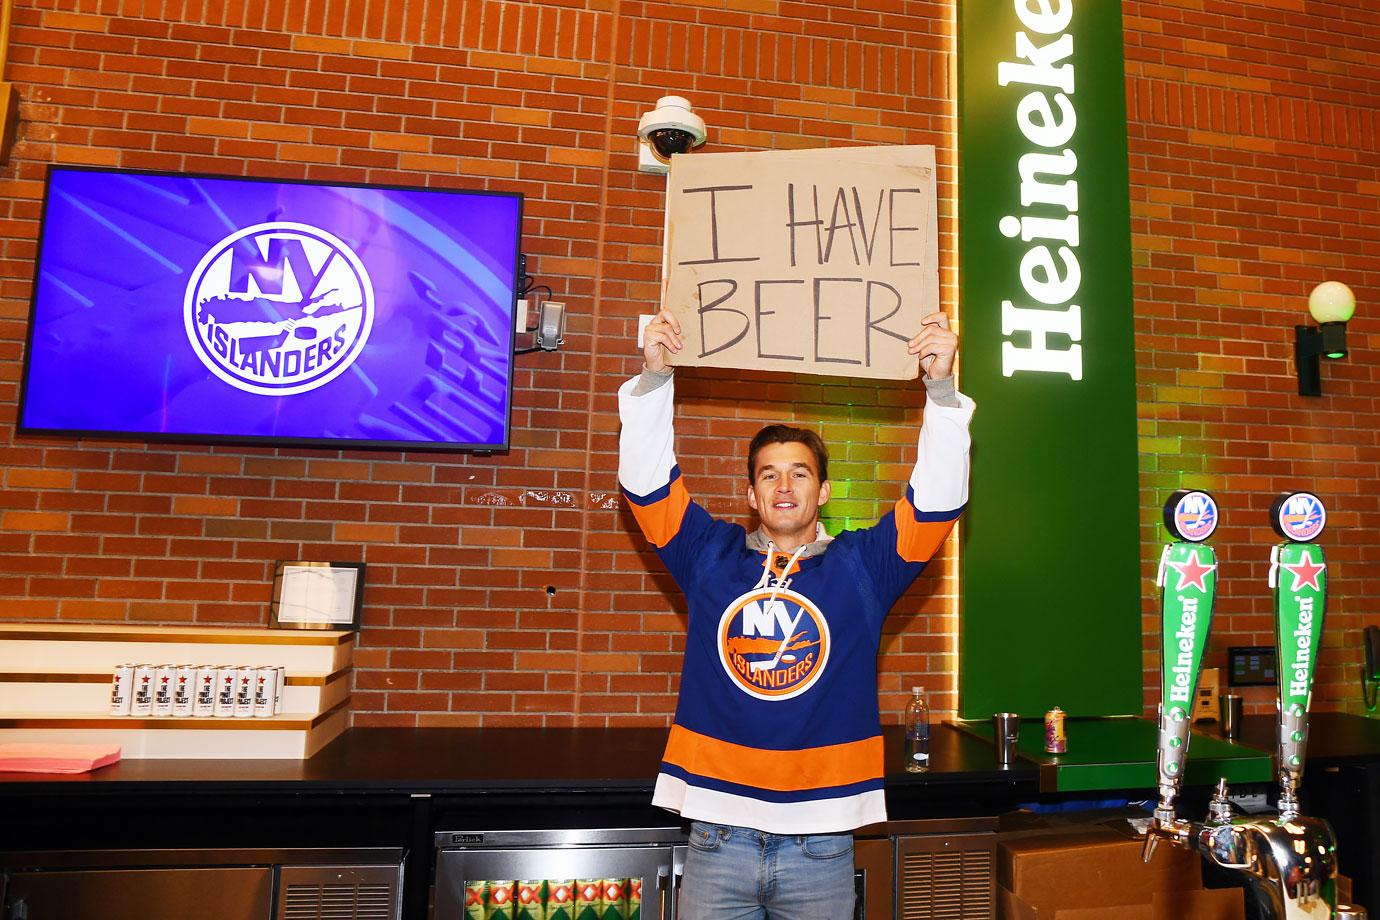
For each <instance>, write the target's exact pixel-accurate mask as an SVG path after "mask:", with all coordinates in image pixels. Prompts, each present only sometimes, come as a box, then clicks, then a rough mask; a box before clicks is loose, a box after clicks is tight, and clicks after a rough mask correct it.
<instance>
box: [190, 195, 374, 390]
mask: <svg viewBox="0 0 1380 920" xmlns="http://www.w3.org/2000/svg"><path fill="white" fill-rule="evenodd" d="M183 319H184V322H185V324H186V327H187V338H188V339H190V340H191V343H192V348H193V349H194V350H195V351H196V354H197V357H199V358H200V359H201V361H202V363H203V364H205V365H206V367H207V368H208V369H210V371H211V372H212V373H213V374H215V375H216V376H217V377H219V378H220V379H221V380H224V381H225V382H226V383H228V384H230V385H231V386H233V387H236V388H238V389H241V390H244V391H245V392H247V393H259V394H263V395H265V396H290V395H292V394H294V393H305V392H307V391H308V390H314V389H316V388H317V387H319V386H324V385H325V384H327V383H329V382H331V381H332V380H334V379H335V378H336V377H339V376H340V375H341V374H342V373H344V372H345V370H346V368H348V367H349V366H350V365H351V364H353V363H354V361H355V359H356V358H358V357H359V353H360V352H361V351H362V350H363V349H364V343H365V342H367V341H368V339H369V332H370V330H371V329H372V328H373V325H374V288H373V285H372V284H371V283H370V282H369V275H368V273H366V272H365V270H364V265H363V263H361V262H360V260H359V256H357V255H355V253H354V251H353V250H352V249H351V248H350V247H349V246H347V245H345V244H344V243H343V242H341V241H340V240H339V239H337V238H336V237H334V236H332V235H331V234H329V233H327V232H326V231H324V230H321V229H319V228H317V227H311V226H308V225H306V224H298V223H291V222H288V221H273V222H270V223H263V224H256V225H255V226H252V227H246V228H244V229H243V230H238V231H236V232H234V233H232V234H230V235H229V236H227V237H226V238H225V239H223V240H221V241H220V242H219V243H217V244H216V245H214V246H212V247H211V249H210V251H209V252H207V253H206V255H205V256H204V257H202V259H201V262H200V263H199V264H198V265H197V267H196V270H195V271H193V272H192V277H191V280H190V281H189V282H188V284H187V294H186V298H185V300H184V302H183Z"/></svg>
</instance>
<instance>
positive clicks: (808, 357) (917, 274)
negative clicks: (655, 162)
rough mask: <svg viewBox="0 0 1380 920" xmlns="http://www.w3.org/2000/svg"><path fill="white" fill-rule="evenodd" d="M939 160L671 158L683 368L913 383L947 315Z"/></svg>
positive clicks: (672, 274)
mask: <svg viewBox="0 0 1380 920" xmlns="http://www.w3.org/2000/svg"><path fill="white" fill-rule="evenodd" d="M938 242H939V239H938V218H937V216H936V208H935V177H934V148H933V147H921V146H908V147H843V148H828V149H822V150H799V151H766V152H761V153H710V154H695V155H693V156H678V157H673V158H672V160H671V175H670V184H669V188H668V191H667V195H666V250H665V260H666V262H665V266H664V269H665V270H664V273H663V281H662V295H661V304H662V307H663V308H665V309H670V310H671V311H672V312H674V313H675V314H676V315H677V316H678V317H679V319H680V322H681V329H682V332H683V335H684V339H685V346H686V347H685V349H684V350H683V351H682V352H681V353H680V354H678V355H675V356H673V357H671V359H670V360H671V361H672V363H675V364H678V365H691V366H701V367H733V368H745V369H750V370H779V371H790V372H794V373H807V374H827V375H831V376H844V377H870V378H887V379H895V380H910V379H914V378H915V377H916V376H918V375H919V372H920V366H919V360H918V359H917V358H914V357H911V356H910V355H908V354H906V340H907V339H909V338H911V337H912V336H914V335H915V334H916V333H917V332H919V331H920V318H921V317H922V316H924V315H925V314H927V313H931V312H933V311H935V310H937V309H939V245H938Z"/></svg>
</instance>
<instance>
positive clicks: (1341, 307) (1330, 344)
mask: <svg viewBox="0 0 1380 920" xmlns="http://www.w3.org/2000/svg"><path fill="white" fill-rule="evenodd" d="M1308 312H1309V313H1311V314H1312V315H1313V319H1314V320H1316V321H1317V323H1318V326H1317V328H1314V327H1312V326H1295V327H1294V365H1295V367H1296V368H1297V370H1298V375H1299V395H1300V396H1321V395H1322V361H1321V358H1323V357H1328V358H1345V357H1346V324H1347V320H1349V319H1351V316H1352V314H1353V313H1355V312H1356V295H1355V294H1353V293H1351V288H1349V287H1347V286H1346V285H1345V284H1342V283H1341V282H1340V281H1324V282H1323V283H1322V284H1320V285H1318V286H1317V287H1315V288H1313V292H1312V293H1311V294H1309V295H1308Z"/></svg>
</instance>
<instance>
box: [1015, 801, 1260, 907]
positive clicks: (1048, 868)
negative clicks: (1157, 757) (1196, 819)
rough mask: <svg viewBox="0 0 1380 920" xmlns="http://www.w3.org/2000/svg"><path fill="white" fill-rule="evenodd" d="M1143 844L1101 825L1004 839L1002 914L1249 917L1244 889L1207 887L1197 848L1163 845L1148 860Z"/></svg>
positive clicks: (1138, 840)
mask: <svg viewBox="0 0 1380 920" xmlns="http://www.w3.org/2000/svg"><path fill="white" fill-rule="evenodd" d="M1141 847H1142V840H1140V839H1135V838H1131V837H1128V836H1127V835H1126V834H1125V833H1122V832H1119V831H1116V830H1113V829H1111V828H1108V827H1106V826H1098V825H1092V826H1085V827H1081V828H1064V829H1059V830H1057V831H1055V832H1052V833H1043V834H1037V835H1033V836H1019V837H1016V838H1014V839H1007V840H1004V841H1002V842H1001V843H1000V845H999V856H998V862H997V881H998V886H999V890H998V917H1000V918H1003V920H1103V918H1108V917H1115V918H1116V920H1242V918H1243V917H1244V914H1245V898H1244V892H1243V891H1242V890H1241V889H1239V888H1230V889H1221V890H1206V889H1204V888H1203V887H1202V884H1203V883H1202V863H1201V857H1199V856H1198V855H1197V854H1196V853H1191V852H1189V851H1187V850H1183V849H1179V848H1177V847H1173V846H1170V845H1168V844H1161V845H1160V846H1159V847H1158V848H1157V849H1156V850H1155V855H1154V858H1153V859H1152V860H1151V861H1150V862H1149V863H1146V862H1144V861H1143V860H1142V859H1141Z"/></svg>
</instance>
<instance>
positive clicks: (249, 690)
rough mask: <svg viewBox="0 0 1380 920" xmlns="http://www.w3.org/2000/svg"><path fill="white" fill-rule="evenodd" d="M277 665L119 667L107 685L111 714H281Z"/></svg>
mask: <svg viewBox="0 0 1380 920" xmlns="http://www.w3.org/2000/svg"><path fill="white" fill-rule="evenodd" d="M286 683H287V672H286V671H285V670H284V669H283V668H282V667H281V666H275V665H265V666H251V665H213V664H122V665H117V666H116V667H115V674H114V677H113V678H112V680H111V684H110V714H111V715H112V716H152V717H154V718H163V717H166V716H171V717H175V718H192V719H201V718H217V719H248V718H254V717H258V718H269V717H271V716H275V715H277V714H278V713H280V712H282V711H283V686H284V684H286Z"/></svg>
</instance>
